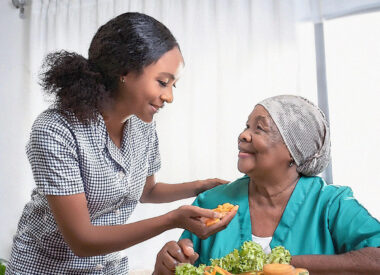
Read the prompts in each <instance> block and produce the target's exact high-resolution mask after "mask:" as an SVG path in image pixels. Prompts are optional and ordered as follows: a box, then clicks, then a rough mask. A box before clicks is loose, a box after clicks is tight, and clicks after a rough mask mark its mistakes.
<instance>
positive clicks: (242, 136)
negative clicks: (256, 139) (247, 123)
mask: <svg viewBox="0 0 380 275" xmlns="http://www.w3.org/2000/svg"><path fill="white" fill-rule="evenodd" d="M238 139H239V141H243V142H251V140H252V137H251V135H250V133H248V131H246V130H244V131H243V132H242V133H241V134H240V135H239V138H238Z"/></svg>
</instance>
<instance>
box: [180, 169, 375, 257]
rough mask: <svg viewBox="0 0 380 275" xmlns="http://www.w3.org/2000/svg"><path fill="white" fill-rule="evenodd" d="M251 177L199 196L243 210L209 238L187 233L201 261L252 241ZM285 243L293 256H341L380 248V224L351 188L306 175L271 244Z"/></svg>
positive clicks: (210, 204)
mask: <svg viewBox="0 0 380 275" xmlns="http://www.w3.org/2000/svg"><path fill="white" fill-rule="evenodd" d="M248 185H249V177H248V176H244V177H242V178H240V179H238V180H236V181H234V182H232V183H229V184H227V185H220V186H218V187H216V188H214V189H211V190H208V191H206V192H204V193H202V194H200V195H199V196H198V197H197V198H196V199H195V201H194V203H193V205H197V206H200V207H203V208H209V209H213V208H216V207H217V206H218V205H219V204H223V203H226V202H229V203H231V204H234V205H239V210H238V212H237V214H236V215H235V217H234V218H233V219H232V221H231V222H230V224H229V225H228V226H227V228H226V229H225V230H222V231H220V232H218V233H216V234H214V235H212V236H210V237H209V238H207V239H206V240H201V239H199V238H198V237H197V236H196V235H194V234H192V233H190V232H189V231H186V230H185V231H184V232H183V234H182V236H181V239H183V238H189V239H191V240H192V241H193V244H194V250H195V251H196V252H197V253H198V254H199V259H198V261H197V263H196V264H200V263H204V264H210V259H216V258H220V257H223V256H225V255H227V254H228V253H230V252H231V251H233V250H234V249H235V248H237V249H238V248H240V246H241V245H242V244H243V242H244V241H248V240H252V230H251V218H250V212H249V204H248ZM278 245H282V246H284V247H285V248H286V249H288V250H289V251H290V253H291V255H307V254H325V255H329V254H330V255H331V254H341V253H345V252H348V251H351V250H357V249H360V248H364V247H380V223H379V221H378V220H376V219H375V218H373V217H372V216H371V215H370V214H369V213H368V211H367V210H366V209H365V208H364V207H363V206H362V205H360V204H359V203H358V201H357V200H356V199H354V198H353V194H352V190H351V188H349V187H343V186H336V185H326V184H325V182H324V181H323V180H322V179H321V178H319V177H301V178H300V180H299V181H298V183H297V185H296V187H295V189H294V191H293V193H292V195H291V197H290V199H289V201H288V204H287V206H286V208H285V211H284V213H283V215H282V218H281V220H280V222H279V224H278V226H277V228H276V230H275V232H274V234H273V238H272V241H271V243H270V247H271V248H272V249H273V248H274V247H276V246H278Z"/></svg>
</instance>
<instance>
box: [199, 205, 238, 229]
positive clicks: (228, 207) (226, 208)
mask: <svg viewBox="0 0 380 275" xmlns="http://www.w3.org/2000/svg"><path fill="white" fill-rule="evenodd" d="M237 208H238V206H237V205H235V206H234V205H233V204H230V203H228V202H226V203H224V204H222V205H218V207H217V208H215V209H213V211H214V212H218V213H220V214H221V217H220V218H208V219H206V220H205V224H206V226H211V225H213V224H216V223H217V222H220V219H222V218H223V217H224V216H226V215H227V213H228V212H231V211H233V210H235V209H237Z"/></svg>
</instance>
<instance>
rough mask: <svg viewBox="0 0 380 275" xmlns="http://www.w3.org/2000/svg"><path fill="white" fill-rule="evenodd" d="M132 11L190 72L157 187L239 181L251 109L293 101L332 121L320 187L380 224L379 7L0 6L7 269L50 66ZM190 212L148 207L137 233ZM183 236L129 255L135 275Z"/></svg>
mask: <svg viewBox="0 0 380 275" xmlns="http://www.w3.org/2000/svg"><path fill="white" fill-rule="evenodd" d="M24 4H25V5H24ZM16 6H18V8H16ZM127 11H137V12H143V13H146V14H148V15H151V16H153V17H155V18H156V19H157V20H159V21H161V22H163V23H164V24H165V25H166V26H167V27H168V28H169V29H170V30H171V31H172V32H173V34H174V35H175V37H176V38H177V40H178V42H179V44H180V46H181V50H182V53H183V56H184V59H185V63H186V67H185V72H184V74H183V76H182V79H181V80H180V81H179V82H178V84H177V89H175V91H174V103H173V104H171V105H168V106H167V108H165V110H163V112H160V113H159V114H158V115H157V117H156V121H157V126H158V134H159V138H160V149H161V159H162V169H161V170H160V172H159V173H158V175H157V178H158V180H159V181H163V182H168V183H177V182H183V181H191V180H196V179H204V178H209V177H219V178H223V179H227V180H234V179H236V178H237V177H240V176H241V174H240V173H239V171H238V170H237V168H236V163H237V153H238V150H237V137H238V134H239V133H240V132H241V131H242V129H243V128H244V127H245V122H246V119H247V117H248V115H249V113H250V112H251V111H252V109H253V108H254V106H255V104H256V103H257V102H258V101H260V100H262V99H264V98H266V97H269V96H273V95H278V94H297V95H302V96H304V97H306V98H308V99H310V100H311V101H313V102H315V103H318V104H319V105H320V106H321V108H322V109H323V110H324V111H325V112H326V113H327V115H328V117H329V119H330V125H331V133H332V165H331V166H330V167H329V168H328V170H327V171H326V172H325V173H324V174H323V175H322V176H323V177H324V178H325V179H326V181H327V182H328V183H330V184H337V185H348V186H350V187H352V189H353V191H354V194H355V197H356V198H357V199H358V200H359V202H361V203H362V204H363V205H364V206H365V207H366V208H367V209H368V210H369V212H370V213H371V214H372V215H373V216H374V217H376V218H378V219H379V218H380V204H379V203H378V201H379V195H380V192H379V190H380V188H379V182H378V181H379V180H378V175H377V172H378V171H379V170H380V169H379V168H378V166H379V165H380V123H379V121H380V108H379V104H380V12H379V11H380V0H345V1H340V0H18V1H16V0H13V1H11V0H3V1H1V2H0V37H1V43H0V112H1V113H2V114H1V115H0V129H1V130H0V258H5V259H8V258H9V255H10V249H11V245H12V237H13V235H14V234H15V232H16V228H17V222H18V219H19V217H20V215H21V212H22V209H23V207H24V204H25V203H26V202H27V201H28V200H29V198H30V193H31V190H32V188H33V187H34V182H33V177H32V174H31V170H30V166H29V163H28V161H27V159H26V154H25V145H26V143H27V141H28V136H29V133H30V129H31V125H32V123H33V121H34V119H35V118H36V116H37V115H38V114H39V113H40V112H42V111H43V110H44V109H45V108H47V106H48V105H49V102H48V101H46V99H45V98H44V96H43V93H42V91H41V89H40V87H39V85H38V82H39V79H38V73H39V70H40V66H41V64H42V60H43V58H44V56H45V55H46V54H47V53H49V52H52V51H55V50H59V49H65V50H69V51H75V52H78V53H80V54H82V55H84V56H85V57H87V50H88V47H89V43H90V40H91V38H92V37H93V35H94V34H95V32H96V30H97V29H98V28H99V27H100V26H101V25H102V24H104V23H105V22H107V21H108V20H109V19H111V18H112V17H114V16H116V15H119V14H121V13H124V12H127ZM192 200H193V199H188V200H182V201H178V202H175V203H170V204H160V205H154V204H140V205H139V206H138V207H137V209H136V210H135V212H134V214H133V216H132V218H131V220H130V221H129V222H133V221H137V220H141V219H144V218H149V217H152V216H157V215H160V214H163V213H166V212H168V211H170V210H172V209H175V208H177V207H178V206H179V205H182V204H190V203H191V202H192ZM181 231H182V230H179V229H176V230H171V231H168V232H165V233H163V234H161V235H159V236H157V237H155V238H153V239H151V240H148V241H146V242H144V243H142V244H139V245H136V246H134V247H132V248H129V249H126V250H125V253H126V254H128V256H129V259H130V261H129V263H130V269H146V268H148V269H152V268H153V266H154V262H155V258H156V254H157V252H158V251H159V250H160V248H161V247H162V246H163V245H164V243H166V242H167V241H169V240H177V239H178V237H179V236H180V234H181Z"/></svg>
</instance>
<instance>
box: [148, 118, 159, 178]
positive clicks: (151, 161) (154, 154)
mask: <svg viewBox="0 0 380 275" xmlns="http://www.w3.org/2000/svg"><path fill="white" fill-rule="evenodd" d="M160 168H161V157H160V149H159V142H158V136H157V131H156V124H155V122H153V131H152V134H151V136H150V141H149V157H148V175H147V176H151V175H153V174H155V173H156V172H157V171H158V170H160Z"/></svg>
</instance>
